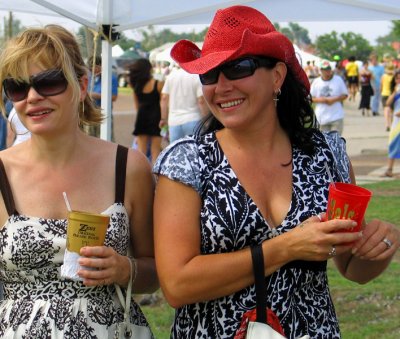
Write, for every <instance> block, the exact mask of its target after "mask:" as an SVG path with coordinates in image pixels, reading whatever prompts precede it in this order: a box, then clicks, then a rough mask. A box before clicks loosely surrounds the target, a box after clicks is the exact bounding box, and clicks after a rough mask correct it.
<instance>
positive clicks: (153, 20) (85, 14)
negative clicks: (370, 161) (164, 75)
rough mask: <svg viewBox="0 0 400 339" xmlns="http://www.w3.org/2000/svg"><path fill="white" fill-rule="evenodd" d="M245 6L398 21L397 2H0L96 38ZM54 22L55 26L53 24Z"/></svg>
mask: <svg viewBox="0 0 400 339" xmlns="http://www.w3.org/2000/svg"><path fill="white" fill-rule="evenodd" d="M234 4H244V5H248V6H251V7H254V8H256V9H258V10H260V11H261V12H263V13H265V14H266V15H267V16H268V17H269V18H270V20H271V21H272V22H288V21H292V22H302V21H349V20H353V21H362V20H396V19H400V6H399V0H301V1H299V0H280V1H276V0H242V1H240V0H239V1H237V0H201V1H187V0H173V1H172V2H170V3H167V2H165V1H164V0H146V1H142V0H84V1H78V0H73V1H65V0H51V1H50V0H0V10H6V11H17V12H25V13H33V14H42V15H56V16H64V17H67V18H69V19H71V20H74V21H76V22H78V23H80V24H82V25H85V26H87V27H89V28H91V29H93V30H95V31H97V32H102V33H106V34H105V35H107V36H108V33H107V31H110V30H109V29H107V28H110V27H113V26H114V25H115V26H114V31H117V32H122V31H124V30H128V29H133V28H138V27H143V26H147V25H175V24H209V23H210V22H211V20H212V17H213V15H214V13H215V11H216V10H217V9H219V8H224V7H228V6H231V5H234ZM55 21H56V20H55ZM102 58H103V63H102V68H103V70H102V77H103V80H104V81H103V82H102V85H103V87H102V100H101V105H102V109H103V110H104V112H105V114H106V115H107V116H110V115H111V42H110V41H108V40H107V39H106V40H103V41H102ZM101 136H102V138H104V139H108V140H109V139H110V138H111V119H107V120H106V122H105V123H104V124H103V125H102V127H101Z"/></svg>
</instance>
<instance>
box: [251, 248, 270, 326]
mask: <svg viewBox="0 0 400 339" xmlns="http://www.w3.org/2000/svg"><path fill="white" fill-rule="evenodd" d="M251 258H252V260H253V272H254V283H255V287H256V301H257V308H256V310H257V322H259V323H264V324H266V323H267V300H266V298H267V288H266V286H265V276H264V255H263V252H262V245H255V246H251Z"/></svg>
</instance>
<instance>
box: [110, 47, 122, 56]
mask: <svg viewBox="0 0 400 339" xmlns="http://www.w3.org/2000/svg"><path fill="white" fill-rule="evenodd" d="M122 54H124V50H123V49H122V48H121V46H120V45H115V46H113V47H112V49H111V56H112V57H113V58H118V57H119V56H121V55H122Z"/></svg>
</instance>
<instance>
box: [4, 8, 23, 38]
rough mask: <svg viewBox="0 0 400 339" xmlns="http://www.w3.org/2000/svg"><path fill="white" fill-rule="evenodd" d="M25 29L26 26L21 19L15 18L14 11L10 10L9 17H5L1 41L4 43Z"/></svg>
mask: <svg viewBox="0 0 400 339" xmlns="http://www.w3.org/2000/svg"><path fill="white" fill-rule="evenodd" d="M24 29H25V27H24V26H22V24H21V21H20V20H18V19H15V18H14V17H13V15H12V12H9V15H8V18H6V17H4V22H3V29H2V32H1V43H2V44H3V43H4V42H5V41H7V40H8V39H10V38H12V37H13V36H16V35H17V34H18V33H19V32H21V31H23V30H24Z"/></svg>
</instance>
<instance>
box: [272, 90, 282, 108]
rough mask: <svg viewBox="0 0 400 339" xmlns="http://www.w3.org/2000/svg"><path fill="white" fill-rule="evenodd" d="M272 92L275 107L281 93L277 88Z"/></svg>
mask: <svg viewBox="0 0 400 339" xmlns="http://www.w3.org/2000/svg"><path fill="white" fill-rule="evenodd" d="M274 94H275V98H273V99H272V100H274V103H275V107H276V106H278V101H279V96H280V95H281V94H282V92H281V89H280V88H278V89H277V90H275V91H274Z"/></svg>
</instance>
